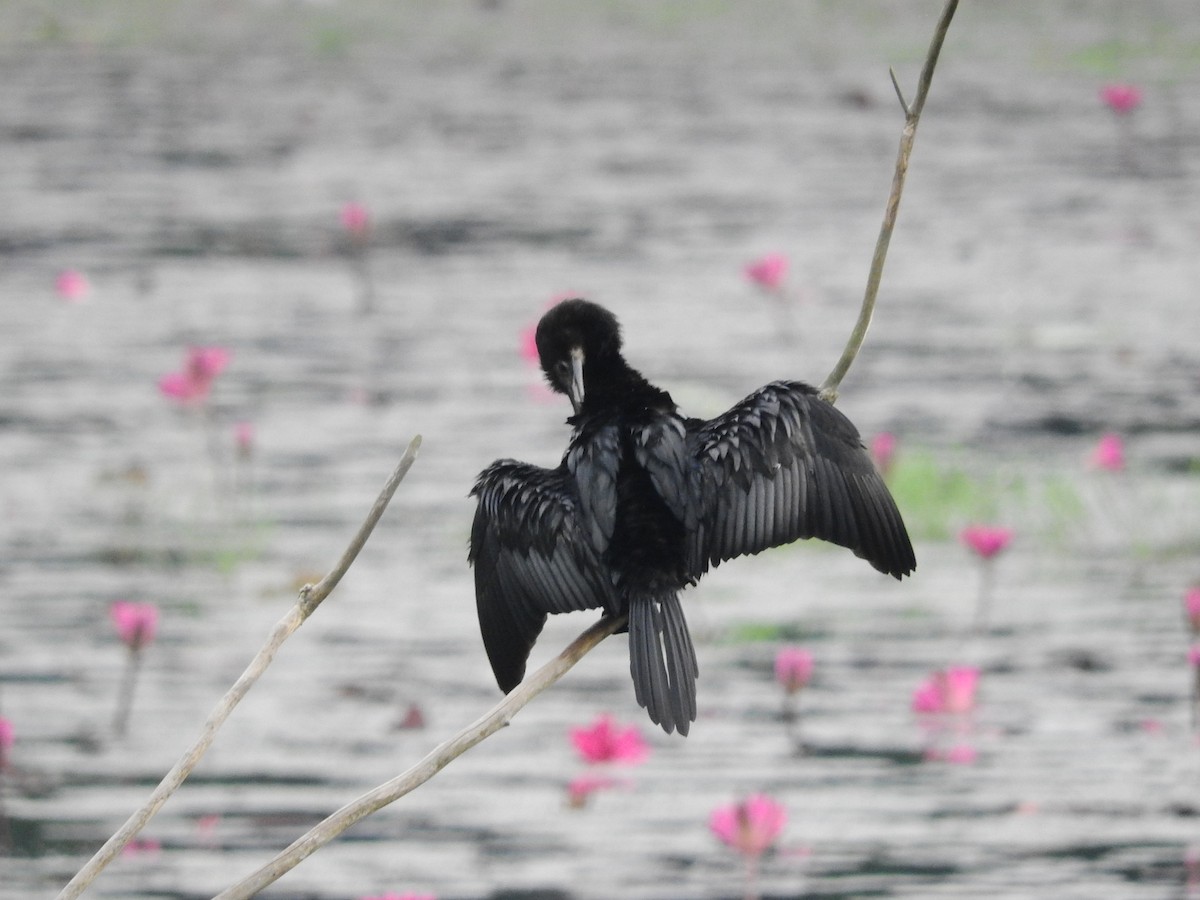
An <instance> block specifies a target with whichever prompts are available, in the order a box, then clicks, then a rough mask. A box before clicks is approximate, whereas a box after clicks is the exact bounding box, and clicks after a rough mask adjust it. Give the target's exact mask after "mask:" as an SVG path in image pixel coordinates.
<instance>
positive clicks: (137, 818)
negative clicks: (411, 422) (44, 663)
mask: <svg viewBox="0 0 1200 900" xmlns="http://www.w3.org/2000/svg"><path fill="white" fill-rule="evenodd" d="M420 446H421V437H420V435H418V436H417V437H415V438H413V439H412V441H411V443H409V445H408V449H406V450H405V451H404V455H403V456H402V457H401V458H400V463H399V464H398V465H397V466H396V470H395V471H394V472H393V473H392V476H391V478H389V479H388V480H387V483H386V484H385V485H384V486H383V490H382V491H380V493H379V497H378V498H377V499H376V501H375V505H374V506H373V507H371V511H370V513H368V514H367V518H366V521H364V522H363V524H362V526H361V527H360V528H359V529H358V533H357V534H355V535H354V539H353V540H352V541H351V542H350V545H349V546H348V547H347V548H346V551H345V552H344V553H343V554H342V556H341V559H339V560H338V561H337V564H336V565H335V566H334V567H333V569H332V570H331V571H330V572H329V574H328V575H326V576H325V577H324V578H322V579H321V580H320V581H319V582H318V583H317V584H316V585H315V586H314V585H305V586H304V588H303V589H302V590H301V591H300V598H299V599H298V600H297V601H296V605H295V606H293V607H292V608H291V609H290V610H289V611H288V613H287V615H285V616H284V617H283V618H282V619H280V620H279V622H278V623H276V625H275V627H274V628H273V629H272V631H271V634H270V637H268V638H267V642H266V643H265V644H263V647H262V649H261V650H259V651H258V655H256V656H255V657H254V659H253V660H252V661H251V662H250V665H249V666H247V667H246V670H245V671H244V672H243V673H242V675H241V677H240V678H238V680H237V681H236V682H234V685H233V687H231V688H230V689H229V690H228V691H227V692H226V694H225V696H224V697H222V698H221V701H220V702H219V703H218V704H217V706H216V708H215V709H214V710H213V711H212V714H211V715H209V717H208V721H207V722H205V723H204V728H203V730H202V731H201V733H200V737H199V739H198V740H197V741H196V743H195V744H193V745H192V747H191V749H189V750H188V751H187V752H186V753H185V754H184V755H183V757H182V758H181V759H180V760H179V762H177V763H176V764H175V766H174V768H172V769H171V771H170V772H168V773H167V774H166V776H165V777H164V778H163V780H162V781H161V782H160V783H159V785H158V787H157V788H155V789H154V793H152V794H151V795H150V799H149V800H147V801H146V803H145V804H144V805H143V806H142V807H141V808H140V809H138V810H137V811H136V812H135V813H134V814H133V815H132V816H130V817H129V819H128V820H126V822H125V824H124V825H122V826H121V828H120V830H119V831H117V833H116V834H114V835H113V836H112V837H110V838H109V839H108V840H107V841H106V842H105V843H104V846H103V847H101V848H100V849H99V850H97V851H96V854H95V855H94V856H93V857H92V858H91V859H90V860H88V862H87V864H86V865H85V866H84V867H83V868H82V869H80V870H79V871H78V872H77V873H76V875H75V877H74V878H72V879H71V880H70V881H69V882H68V883H67V885H66V887H64V888H63V889H62V892H61V893H60V894H59V895H58V900H71V898H74V897H78V896H79V895H80V894H82V893H83V892H84V891H85V890H86V889H87V888H88V886H89V885H90V884H91V883H92V882H93V881H95V880H96V877H97V876H98V875H99V874H100V873H101V872H102V871H103V870H104V868H105V866H107V865H108V864H109V863H110V862H112V861H113V859H115V858H116V856H117V854H119V853H120V852H121V849H122V848H123V847H124V846H125V845H126V844H128V843H129V841H130V840H132V839H133V837H134V836H135V835H136V834H137V833H138V832H139V831H141V830H142V829H143V828H145V827H146V823H147V822H149V821H150V820H151V819H152V818H153V817H154V815H155V813H157V812H158V811H159V809H160V808H162V805H163V804H164V803H166V802H167V799H168V798H169V797H170V796H171V795H172V794H173V793H175V791H176V790H177V789H178V788H179V786H180V785H181V784H183V782H184V779H186V778H187V777H188V775H190V774H191V772H192V770H193V769H195V768H196V765H197V764H198V763H199V762H200V760H201V758H203V756H204V754H205V753H206V752H207V751H208V748H209V747H210V746H211V745H212V742H213V739H214V738H215V737H216V735H217V730H218V729H219V728H220V727H221V725H223V724H224V722H225V720H226V719H227V718H229V714H230V713H232V712H233V710H234V707H236V706H237V705H238V703H240V702H241V700H242V698H243V697H244V696H245V695H246V693H247V692H248V691H249V690H250V688H252V687H253V686H254V683H255V682H256V681H258V679H259V676H261V675H262V673H263V672H264V671H266V668H267V666H269V665H270V664H271V661H272V660H273V659H274V658H275V654H276V652H278V650H279V648H280V647H281V646H282V645H283V642H284V641H285V640H287V639H288V637H290V636H291V634H292V633H293V632H294V631H295V630H296V629H297V628H299V627H300V626H301V625H302V624H304V620H305V619H307V618H308V617H309V616H311V615H312V614H313V612H314V611H315V610H316V608H317V606H319V605H320V603H321V601H322V600H324V599H325V598H326V597H327V596H329V593H330V591H332V590H333V589H334V587H335V586H336V585H337V583H338V582H339V581H341V579H342V576H343V575H345V574H346V570H347V569H349V568H350V564H351V563H353V562H354V559H355V557H357V556H358V552H359V551H360V550H362V548H363V545H364V544H365V543H366V542H367V538H368V537H370V535H371V532H372V531H373V530H374V529H375V525H376V524H377V523H378V522H379V517H380V516H382V515H383V511H384V510H385V509H386V508H387V505H388V502H389V501H390V500H391V499H392V495H393V494H394V493H395V492H396V488H397V487H399V485H400V482H401V481H403V480H404V476H405V475H406V474H408V470H409V469H410V468H412V464H413V462H414V461H416V458H417V451H418V449H419V448H420Z"/></svg>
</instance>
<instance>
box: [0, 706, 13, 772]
mask: <svg viewBox="0 0 1200 900" xmlns="http://www.w3.org/2000/svg"><path fill="white" fill-rule="evenodd" d="M16 739H17V734H16V730H15V729H14V728H13V723H12V722H10V721H9V720H8V719H6V718H4V716H0V769H3V768H4V767H5V765H7V763H8V751H9V750H11V749H12V747H13V744H14V743H16Z"/></svg>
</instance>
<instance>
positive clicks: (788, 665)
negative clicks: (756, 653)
mask: <svg viewBox="0 0 1200 900" xmlns="http://www.w3.org/2000/svg"><path fill="white" fill-rule="evenodd" d="M812 674H813V655H812V653H810V652H809V651H808V650H805V649H804V648H803V647H784V648H783V649H781V650H780V651H779V652H778V653H777V654H775V680H776V681H777V682H779V684H780V685H781V686H782V687H783V689H784V691H786V692H787V693H789V694H795V693H797V692H798V691H800V690H801V689H802V688H804V687H805V686H807V685H808V683H809V681H811V680H812Z"/></svg>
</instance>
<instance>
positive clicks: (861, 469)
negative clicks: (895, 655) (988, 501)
mask: <svg viewBox="0 0 1200 900" xmlns="http://www.w3.org/2000/svg"><path fill="white" fill-rule="evenodd" d="M688 443H689V449H690V453H691V455H692V457H693V458H694V460H695V461H696V464H697V466H698V468H699V475H698V477H699V480H700V484H701V488H700V492H699V493H700V500H699V502H700V527H698V528H697V529H695V530H694V531H693V532H692V533H691V541H690V551H689V562H690V564H691V566H692V572H693V575H694V576H695V577H699V576H700V575H702V574H703V573H704V572H705V571H706V570H707V569H708V567H709V566H710V565H717V564H719V563H721V562H723V561H724V560H727V559H733V558H734V557H737V556H743V555H746V554H750V553H758V552H760V551H762V550H765V549H767V548H768V547H776V546H779V545H780V544H787V543H790V542H792V541H795V540H798V539H800V538H813V537H815V538H820V539H821V540H825V541H829V542H831V543H834V544H839V545H841V546H843V547H846V548H848V549H850V550H852V551H853V552H854V553H855V554H856V555H858V556H860V557H862V558H863V559H866V560H867V561H868V562H869V563H871V565H873V566H874V567H875V568H876V569H878V570H879V571H881V572H885V573H887V574H889V575H894V576H895V577H897V578H899V577H900V576H902V575H907V574H908V573H910V572H912V571H913V569H914V568H916V564H917V563H916V557H915V555H914V553H913V549H912V544H911V542H910V541H909V538H908V532H907V530H906V529H905V527H904V521H903V519H902V518H901V516H900V511H899V510H898V509H897V508H896V504H895V501H893V500H892V495H891V493H890V492H889V491H888V489H887V485H885V484H884V482H883V479H882V478H881V477H880V475H879V472H878V471H877V470H876V468H875V465H874V463H873V462H872V461H871V457H870V456H869V455H868V453H867V451H866V449H865V448H864V447H863V444H862V440H861V438H860V437H859V434H858V430H857V429H856V428H855V427H854V425H853V424H852V423H851V422H850V420H849V419H847V418H846V417H845V416H844V415H842V413H841V412H839V411H838V410H837V409H835V408H834V407H833V406H832V405H830V404H829V403H826V402H825V401H824V400H822V399H821V398H820V397H819V396H817V392H816V390H815V389H814V388H812V387H809V386H808V385H806V384H801V383H800V382H795V381H776V382H772V383H771V384H768V385H767V386H765V387H763V388H760V389H759V390H757V391H755V392H754V393H753V394H751V395H750V396H749V397H747V398H746V399H745V400H743V401H742V402H741V403H739V404H737V405H736V406H734V407H733V408H732V409H730V410H729V411H728V412H726V413H724V414H723V415H720V416H717V417H716V418H715V419H712V420H710V421H707V422H701V421H699V420H690V422H689V429H688ZM768 511H769V512H768Z"/></svg>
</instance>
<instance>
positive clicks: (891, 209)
mask: <svg viewBox="0 0 1200 900" xmlns="http://www.w3.org/2000/svg"><path fill="white" fill-rule="evenodd" d="M957 8H958V0H947V3H946V6H945V8H944V9H943V10H942V16H941V18H940V19H939V20H938V24H937V28H936V30H935V31H934V33H933V41H932V42H931V43H930V44H929V52H928V53H926V55H925V64H924V66H922V68H921V76H920V78H919V79H918V81H917V96H916V97H915V98H914V99H913V102H912V104H911V105H910V104H908V103H906V102H905V100H904V94H903V93H902V92H901V90H900V84H899V82H897V81H896V73H895V72H892V85H893V86H894V87H895V88H896V96H897V97H899V98H900V105H901V106H903V107H904V112H905V116H904V130H903V131H901V133H900V151H899V153H898V155H897V157H896V173H895V175H894V176H893V177H892V192H891V194H890V195H889V196H888V201H887V207H886V208H885V209H884V213H883V225H882V227H881V228H880V229H879V238H878V239H877V240H876V241H875V254H874V256H872V257H871V270H870V272H869V274H868V275H867V289H866V293H865V294H864V296H863V303H862V309H861V310H860V311H859V314H858V321H857V322H856V323H855V325H854V330H853V331H852V332H851V333H850V339H849V341H847V343H846V349H845V350H844V351H842V356H841V359H839V360H838V361H837V365H835V366H834V367H833V371H832V372H830V373H829V375H828V377H827V378H826V379H825V381H824V382H823V383H822V384H821V397H822V398H824V399H825V400H828V401H829V402H830V403H834V402H836V401H837V396H838V386H839V385H840V384H841V383H842V379H843V378H845V377H846V373H847V372H848V371H850V366H851V364H852V363H853V362H854V358H855V357H856V356H858V351H859V348H861V347H862V343H863V341H864V340H865V339H866V336H867V329H868V328H870V327H871V317H872V316H873V315H874V313H875V298H876V297H877V296H878V295H879V282H880V279H882V277H883V263H884V260H886V259H887V251H888V245H889V244H890V243H891V241H892V231H893V230H894V229H895V227H896V214H897V213H898V212H899V210H900V195H901V194H902V193H903V192H904V178H905V176H906V175H907V174H908V159H909V157H910V156H911V155H912V148H913V140H914V139H915V138H916V136H917V123H918V122H919V121H920V119H921V110H922V109H924V108H925V98H926V97H927V96H929V86H930V84H932V83H933V70H934V67H935V66H937V61H938V54H940V53H941V52H942V43H943V41H945V39H946V32H947V31H948V30H949V28H950V21H951V20H952V19H953V18H954V11H955V10H956V9H957Z"/></svg>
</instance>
